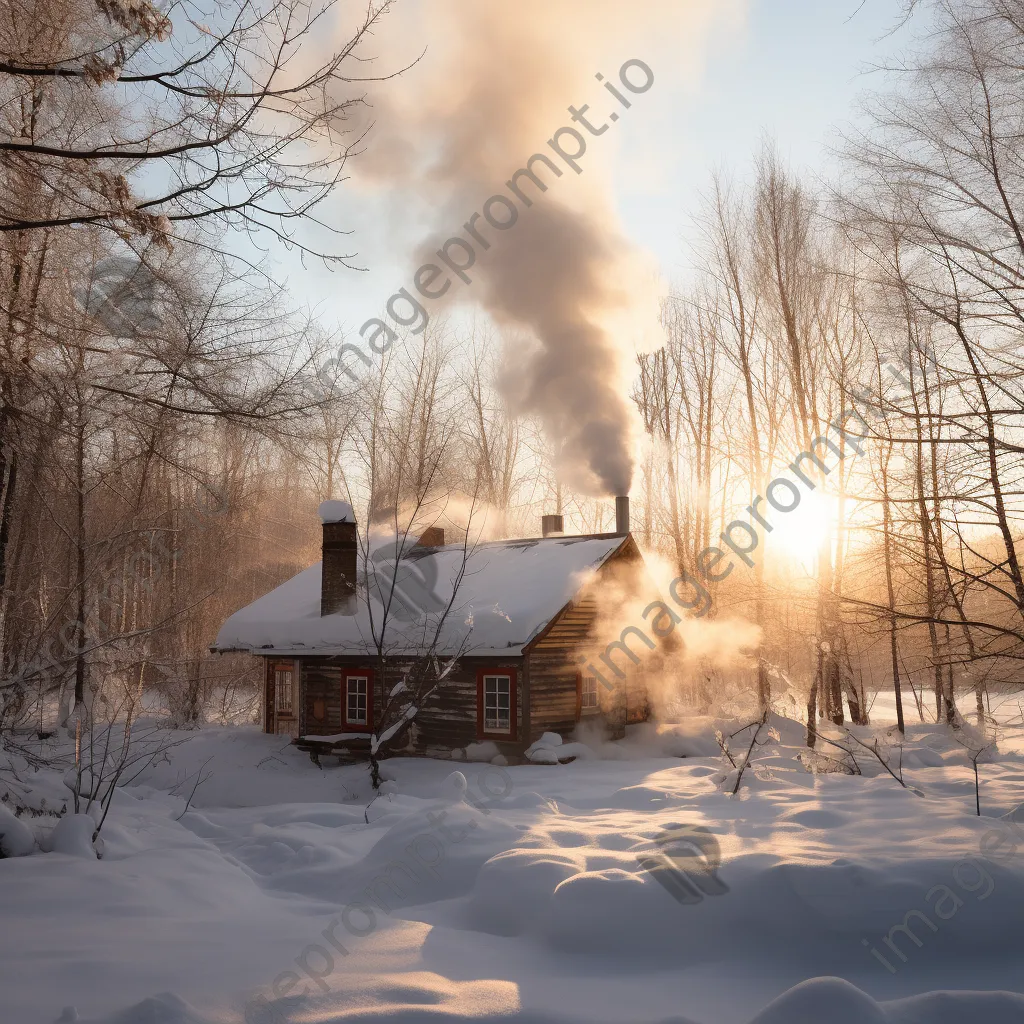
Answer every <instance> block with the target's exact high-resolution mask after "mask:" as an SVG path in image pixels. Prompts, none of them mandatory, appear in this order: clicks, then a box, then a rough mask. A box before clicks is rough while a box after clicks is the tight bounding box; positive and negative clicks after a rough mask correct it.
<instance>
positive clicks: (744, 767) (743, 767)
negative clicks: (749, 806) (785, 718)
mask: <svg viewBox="0 0 1024 1024" xmlns="http://www.w3.org/2000/svg"><path fill="white" fill-rule="evenodd" d="M767 721H768V709H767V708H765V710H764V714H763V715H761V720H760V721H759V722H758V723H757V729H755V730H754V736H753V738H752V739H751V741H750V746H749V747H747V756H746V757H745V758H744V759H743V764H742V765H740V770H739V773H738V774H737V776H736V785H735V786H733V787H732V795H733V796H735V795H736V794H737V792H739V788H740V782H741V781H742V780H743V773H744V772H745V771H746V770H747V765H748V764H750V755H751V753H753V750H754V744H755V743H757V737H758V736H760V735H761V729H762V728H763V726H764V723H765V722H767ZM751 724H753V723H751ZM748 728H749V726H748ZM730 760H732V759H731V758H730Z"/></svg>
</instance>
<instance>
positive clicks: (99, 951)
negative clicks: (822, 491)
mask: <svg viewBox="0 0 1024 1024" xmlns="http://www.w3.org/2000/svg"><path fill="white" fill-rule="evenodd" d="M737 724H741V723H737ZM776 726H777V727H778V731H779V741H778V742H775V741H769V742H767V743H766V744H765V746H764V747H763V748H762V749H761V751H760V755H759V760H758V763H757V765H756V770H755V769H754V768H752V769H751V770H749V771H748V772H747V773H746V774H745V775H744V780H743V785H742V787H741V790H740V795H739V796H738V797H731V796H729V795H727V794H726V793H725V792H723V790H722V786H721V785H720V782H719V780H721V778H722V776H723V772H722V763H721V759H720V758H719V757H717V756H713V755H712V751H714V750H716V749H717V747H716V744H715V741H714V739H713V736H712V731H713V727H714V723H710V722H694V721H691V722H690V723H689V724H688V725H687V726H685V727H669V728H664V729H662V730H661V731H660V732H659V731H656V730H653V729H651V728H640V729H637V730H634V731H633V733H632V734H631V736H630V737H629V738H628V739H627V740H626V741H624V742H623V743H620V744H613V745H608V746H601V745H599V744H593V745H592V746H591V747H590V748H589V750H588V753H589V754H590V755H592V756H586V757H584V756H579V757H578V758H577V760H576V761H574V762H573V763H571V764H567V765H557V764H556V765H524V766H519V767H509V768H499V767H497V766H494V765H488V764H478V763H467V762H462V763H458V764H455V763H450V762H449V763H443V762H439V761H426V760H411V759H410V760H406V759H396V760H392V761H389V762H387V765H386V770H387V774H388V775H389V776H390V777H391V778H392V779H393V780H394V781H393V786H392V787H390V788H393V789H394V792H393V793H391V794H389V795H386V796H381V797H378V798H377V799H376V800H374V801H373V802H372V803H370V797H371V794H370V792H369V789H368V781H367V777H366V772H365V770H364V769H363V768H361V767H359V766H354V767H346V768H334V767H328V768H326V769H325V770H323V771H320V770H318V769H317V768H316V767H315V766H313V765H312V764H310V762H309V761H308V759H306V758H305V757H304V756H303V755H300V754H298V753H297V752H296V751H294V750H293V749H291V748H289V747H288V746H287V745H285V744H284V743H283V742H282V740H280V739H277V738H274V737H267V736H263V735H261V734H259V733H258V732H256V731H255V730H251V729H205V730H202V731H200V732H198V733H195V734H179V736H178V737H176V738H179V739H182V740H184V742H183V743H182V744H181V745H180V746H177V747H174V748H173V749H171V750H169V751H168V752H167V754H166V756H164V757H161V758H160V759H159V763H157V764H154V765H153V766H152V767H150V768H149V769H148V770H147V771H146V772H145V773H144V774H143V775H142V776H140V777H139V778H138V779H136V780H135V783H134V784H133V785H132V786H131V787H128V788H127V789H126V790H125V791H123V792H122V793H120V794H119V795H118V798H117V799H116V801H115V804H114V807H113V809H112V811H111V813H110V817H109V819H108V821H107V824H106V825H105V826H104V829H103V840H104V849H103V858H102V859H100V860H96V859H91V858H89V857H82V856H74V855H71V853H66V852H52V853H37V854H36V855H32V856H19V857H11V858H10V859H6V860H2V861H0V905H2V906H3V908H4V925H5V927H4V928H3V931H2V935H0V963H3V964H4V986H3V989H2V991H0V1000H2V1003H0V1018H2V1019H3V1020H4V1021H5V1022H6V1021H11V1022H12V1024H36V1022H45V1024H52V1022H54V1021H56V1020H57V1019H58V1018H60V1017H61V1014H62V1010H64V1008H65V1007H67V1008H68V1009H67V1011H66V1013H65V1015H64V1018H63V1019H64V1020H68V1021H71V1020H76V1019H78V1020H81V1021H89V1022H102V1024H114V1022H116V1024H186V1022H188V1024H227V1022H232V1024H237V1022H239V1021H243V1020H246V1021H248V1022H249V1024H271V1022H273V1024H281V1022H289V1024H292V1022H294V1024H297V1022H299V1021H303V1022H329V1021H355V1020H367V1021H369V1020H374V1021H389V1022H409V1024H411V1022H414V1021H415V1022H421V1021H422V1022H425V1021H430V1022H442V1021H467V1020H490V1019H495V1020H498V1019H508V1018H514V1019H516V1020H518V1021H533V1022H538V1024H539V1022H542V1021H543V1022H549V1021H550V1022H552V1024H553V1022H562V1024H569V1022H580V1021H588V1022H590V1021H599V1022H602V1021H608V1022H612V1021H614V1022H617V1024H625V1022H655V1021H670V1020H671V1021H675V1022H680V1021H685V1020H689V1021H694V1022H699V1024H746V1022H748V1021H755V1022H756V1024H802V1022H805V1021H806V1022H808V1024H810V1022H812V1021H813V1022H815V1024H818V1022H820V1021H824V1020H827V1021H828V1022H829V1024H882V1022H885V1024H953V1022H956V1024H962V1022H965V1021H974V1020H977V1021H984V1022H986V1024H1002V1022H1004V1021H1005V1022H1007V1024H1009V1022H1011V1021H1013V1022H1019V1021H1024V998H1022V997H1021V996H1020V995H1014V994H1011V992H1010V991H1006V992H999V991H995V990H1001V989H1004V990H1011V991H1019V990H1021V988H1024V986H1022V984H1021V982H1020V972H1019V963H1020V960H1021V956H1022V954H1024V935H1022V932H1021V929H1020V925H1019V919H1020V907H1021V906H1024V827H1021V828H1020V829H1019V830H1018V828H1017V826H1015V825H1014V824H1013V822H1012V821H1009V820H1000V819H1001V817H1002V816H1004V815H1006V816H1009V817H1011V818H1012V817H1024V815H1020V814H1017V815H1014V814H1013V812H1014V809H1015V808H1016V807H1017V805H1018V804H1020V802H1021V799H1022V793H1024V790H1022V787H1021V782H1022V781H1024V771H1022V760H1021V757H1020V755H1019V753H1018V750H1017V746H1016V745H1015V744H1016V743H1018V742H1019V741H1018V739H1017V737H1018V735H1019V730H1015V729H1008V730H1007V733H1006V736H1005V737H1004V739H1003V741H1002V742H1001V752H1000V753H999V755H998V758H999V760H998V762H997V763H993V764H983V765H982V768H981V774H982V779H983V782H982V790H981V795H982V811H983V816H982V817H980V818H979V817H978V816H977V815H975V814H974V785H973V775H972V773H971V770H970V768H969V766H968V765H967V763H966V760H965V757H964V754H963V751H962V750H960V748H958V747H957V746H956V744H955V743H953V742H951V741H950V738H949V737H948V735H947V734H946V733H945V730H944V729H940V728H937V727H935V726H930V727H929V726H912V727H911V735H910V737H909V738H908V742H907V744H906V749H905V750H904V751H903V764H904V773H905V779H906V781H907V783H908V787H909V788H906V789H904V788H902V787H901V786H900V785H899V784H898V783H897V782H896V781H895V780H894V779H893V778H892V777H891V776H889V775H888V774H887V773H886V772H885V771H884V769H882V768H881V766H880V765H878V764H877V762H874V763H873V764H872V763H871V762H872V761H873V758H872V757H871V756H870V755H867V756H865V757H864V758H863V759H862V760H861V764H862V767H863V770H864V772H865V774H864V775H863V776H859V777H857V776H855V777H850V776H846V775H838V774H824V775H823V774H810V773H808V772H807V771H806V770H805V768H804V767H803V765H802V764H801V763H800V762H799V761H797V760H795V755H796V754H797V753H800V752H802V749H801V748H802V731H801V730H800V729H799V727H796V726H793V727H790V726H789V725H788V723H785V722H779V723H776ZM726 731H728V730H726ZM580 753H582V751H580ZM684 753H685V754H689V755H691V756H687V757H682V758H681V757H680V756H679V755H680V754H684ZM211 758H212V760H210V759H211ZM204 763H205V764H206V769H205V773H206V774H208V775H209V781H207V782H204V783H203V784H202V785H201V786H200V787H199V788H198V789H197V790H196V792H195V794H194V796H193V797H192V801H191V806H190V808H189V810H188V811H187V812H185V801H186V799H187V798H188V796H189V793H190V791H191V789H192V783H193V782H194V781H195V778H196V777H197V775H196V773H197V772H198V771H199V769H200V766H202V765H203V764H204ZM32 780H33V782H34V785H35V788H36V791H37V792H38V793H40V794H49V802H50V805H51V806H52V802H53V800H54V799H55V794H56V793H57V792H58V791H59V789H60V780H59V778H50V777H47V773H39V774H38V775H34V776H32ZM367 804H369V805H370V806H369V808H368V809H367ZM183 812H184V813H183ZM367 819H368V821H367ZM18 820H19V821H21V820H22V819H18ZM65 820H67V819H65ZM0 824H2V821H0ZM52 824H53V822H52V820H51V821H50V827H52ZM28 825H29V827H34V828H36V831H37V832H39V831H40V830H45V827H46V826H45V819H44V818H39V819H38V823H37V824H35V825H34V824H33V821H32V820H30V821H29V822H28ZM669 826H675V827H680V828H683V829H684V830H687V829H688V830H690V831H691V832H694V830H696V831H695V832H694V834H698V835H700V836H702V837H703V839H702V840H701V841H702V842H705V843H710V844H712V845H713V846H714V848H715V849H716V850H717V854H716V856H720V858H721V863H720V865H718V867H717V879H718V880H720V882H721V886H720V887H715V886H712V885H710V884H709V883H708V881H707V878H706V877H705V878H704V880H703V884H704V886H705V887H704V888H703V890H702V889H701V884H700V883H701V878H699V877H698V878H697V880H696V881H697V883H698V884H697V885H696V887H694V886H693V885H691V886H690V888H689V889H688V890H686V891H688V892H692V893H695V895H694V896H691V897H689V901H688V902H679V901H678V900H677V899H676V898H674V897H673V891H672V887H671V885H669V884H658V879H657V878H656V877H655V876H654V875H652V874H651V872H650V871H648V870H646V869H645V867H644V866H643V865H642V863H641V861H643V860H644V858H645V857H647V858H649V857H650V856H651V854H652V851H653V852H654V853H658V851H659V850H664V851H667V853H666V856H669V855H671V856H672V857H676V858H677V859H676V860H675V861H674V862H673V863H675V864H677V865H682V869H686V870H689V869H692V868H693V866H694V862H693V860H692V858H691V860H690V861H686V859H685V857H684V858H683V859H678V856H677V854H678V851H675V850H673V849H670V848H669V847H661V846H659V839H658V837H659V836H660V835H661V833H662V831H663V830H664V829H666V828H667V827H669ZM702 829H703V830H705V831H701V830H702ZM68 831H69V832H71V833H74V835H75V836H77V835H78V832H80V831H81V830H80V829H77V828H76V827H75V826H69V827H68ZM19 835H21V840H22V842H23V841H24V836H23V834H21V833H20V832H19ZM709 837H710V838H709ZM40 838H42V837H40ZM69 843H70V846H71V847H72V852H74V849H73V848H74V847H75V845H76V844H77V843H78V839H69ZM44 845H46V844H45V842H44ZM64 848H65V847H63V846H62V845H61V844H58V850H59V849H64ZM77 852H79V853H80V852H81V851H77ZM644 863H647V864H649V863H651V861H650V860H649V859H648V860H647V861H644ZM671 871H672V865H671V864H669V873H670V874H671ZM677 873H678V872H677ZM698 874H699V872H698ZM691 878H692V871H691ZM662 880H663V883H664V877H663V879H662ZM678 891H679V890H678V889H677V890H676V892H677V893H678ZM841 979H845V980H841ZM941 990H954V991H949V992H943V991H941ZM160 993H162V994H160ZM170 993H173V994H170ZM71 1007H74V1008H75V1009H74V1011H72V1009H71ZM76 1014H77V1016H76Z"/></svg>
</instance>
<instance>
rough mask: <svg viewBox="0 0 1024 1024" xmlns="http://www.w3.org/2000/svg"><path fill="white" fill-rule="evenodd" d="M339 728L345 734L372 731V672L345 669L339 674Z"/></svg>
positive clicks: (361, 669)
mask: <svg viewBox="0 0 1024 1024" xmlns="http://www.w3.org/2000/svg"><path fill="white" fill-rule="evenodd" d="M341 727H342V729H343V730H344V731H346V732H372V731H373V670H372V669H368V668H346V669H343V670H342V673H341Z"/></svg>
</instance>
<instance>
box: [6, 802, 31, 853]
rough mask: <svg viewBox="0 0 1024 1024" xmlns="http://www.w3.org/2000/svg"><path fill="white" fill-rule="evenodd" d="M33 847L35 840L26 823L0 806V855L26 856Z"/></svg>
mask: <svg viewBox="0 0 1024 1024" xmlns="http://www.w3.org/2000/svg"><path fill="white" fill-rule="evenodd" d="M35 848H36V841H35V838H34V837H33V835H32V830H31V829H30V828H29V827H28V825H26V824H25V823H24V822H23V821H19V820H18V818H16V817H15V816H14V815H13V814H12V813H11V812H10V811H9V810H7V808H6V807H2V806H0V855H2V856H4V857H27V856H28V855H29V854H30V853H32V851H33V850H35Z"/></svg>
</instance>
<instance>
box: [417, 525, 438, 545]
mask: <svg viewBox="0 0 1024 1024" xmlns="http://www.w3.org/2000/svg"><path fill="white" fill-rule="evenodd" d="M416 544H417V545H418V546H419V547H421V548H443V547H444V527H443V526H428V527H427V528H426V529H425V530H424V531H423V533H422V534H420V539H419V540H418V541H416Z"/></svg>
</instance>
